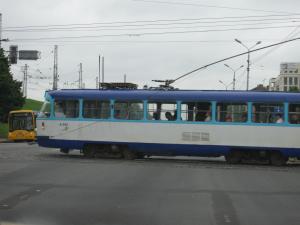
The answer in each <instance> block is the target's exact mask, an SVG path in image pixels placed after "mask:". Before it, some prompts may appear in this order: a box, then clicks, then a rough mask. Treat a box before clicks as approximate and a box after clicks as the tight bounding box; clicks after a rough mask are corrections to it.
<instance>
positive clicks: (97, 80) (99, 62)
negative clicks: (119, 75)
mask: <svg viewBox="0 0 300 225" xmlns="http://www.w3.org/2000/svg"><path fill="white" fill-rule="evenodd" d="M98 66H99V71H98V78H97V79H96V82H98V83H97V86H96V88H97V89H100V87H101V85H100V80H101V55H99V61H98Z"/></svg>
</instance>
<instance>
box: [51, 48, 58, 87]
mask: <svg viewBox="0 0 300 225" xmlns="http://www.w3.org/2000/svg"><path fill="white" fill-rule="evenodd" d="M57 61H58V54H57V45H54V65H53V87H52V89H53V90H57V82H58V75H57Z"/></svg>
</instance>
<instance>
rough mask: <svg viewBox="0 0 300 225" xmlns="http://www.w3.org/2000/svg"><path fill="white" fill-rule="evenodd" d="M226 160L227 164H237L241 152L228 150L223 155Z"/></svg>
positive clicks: (239, 160)
mask: <svg viewBox="0 0 300 225" xmlns="http://www.w3.org/2000/svg"><path fill="white" fill-rule="evenodd" d="M225 159H226V162H227V163H229V164H238V163H240V162H241V159H242V157H241V153H240V152H239V151H230V152H229V153H228V154H227V155H225Z"/></svg>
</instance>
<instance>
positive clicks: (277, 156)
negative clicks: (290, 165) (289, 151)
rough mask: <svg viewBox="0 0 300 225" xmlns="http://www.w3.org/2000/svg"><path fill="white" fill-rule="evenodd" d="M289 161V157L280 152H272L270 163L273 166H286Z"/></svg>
mask: <svg viewBox="0 0 300 225" xmlns="http://www.w3.org/2000/svg"><path fill="white" fill-rule="evenodd" d="M286 162H287V158H286V157H285V156H283V155H282V154H281V153H280V152H278V151H274V152H271V156H270V163H271V164H272V165H273V166H284V165H285V164H286Z"/></svg>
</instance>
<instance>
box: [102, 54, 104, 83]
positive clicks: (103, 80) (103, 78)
mask: <svg viewBox="0 0 300 225" xmlns="http://www.w3.org/2000/svg"><path fill="white" fill-rule="evenodd" d="M102 83H104V56H103V57H102Z"/></svg>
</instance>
